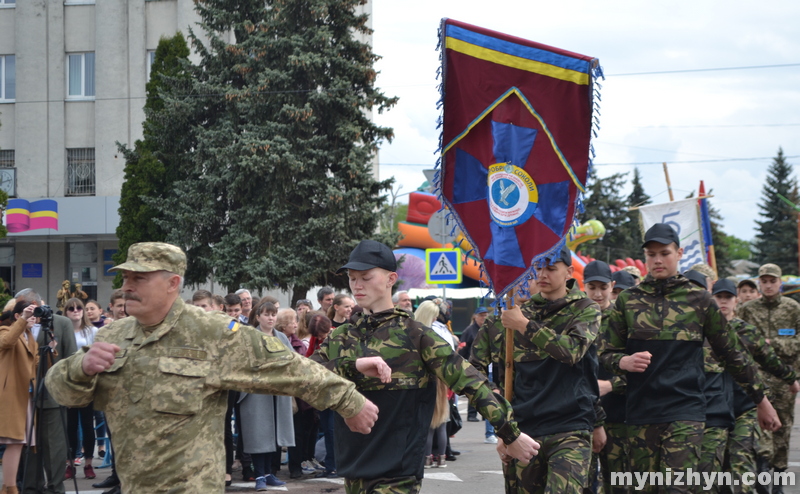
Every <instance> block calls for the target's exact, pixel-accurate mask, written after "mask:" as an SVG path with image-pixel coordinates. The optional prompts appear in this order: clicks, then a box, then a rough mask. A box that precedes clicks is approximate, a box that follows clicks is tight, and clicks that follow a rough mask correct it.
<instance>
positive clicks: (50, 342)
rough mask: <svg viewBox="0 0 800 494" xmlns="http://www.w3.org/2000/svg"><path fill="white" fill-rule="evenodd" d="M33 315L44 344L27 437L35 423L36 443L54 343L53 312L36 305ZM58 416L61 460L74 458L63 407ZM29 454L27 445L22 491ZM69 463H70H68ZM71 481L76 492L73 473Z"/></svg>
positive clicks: (39, 481) (39, 466) (40, 466)
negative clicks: (62, 448) (62, 447)
mask: <svg viewBox="0 0 800 494" xmlns="http://www.w3.org/2000/svg"><path fill="white" fill-rule="evenodd" d="M34 315H35V316H37V317H40V324H41V329H40V331H43V332H44V335H45V336H44V344H43V345H41V346H40V347H39V364H38V366H37V367H36V390H35V392H34V395H33V403H34V417H35V420H34V421H33V423H31V424H30V429H29V430H28V437H33V435H32V434H33V424H34V423H35V424H36V438H37V443H40V444H41V440H42V421H43V420H42V417H41V415H42V410H44V398H45V392H46V389H45V386H44V378H45V374H47V370H48V369H49V368H50V367H52V365H53V364H54V361H53V352H54V347H55V343H56V339H55V336H54V335H53V313H52V311H51V310H50V308H49V307H47V306H42V307H37V308H36V310H35V311H34ZM59 417H60V418H61V425H62V429H63V431H64V441H66V444H67V458H65V459H62V460H61V461H70V462H71V461H72V458H74V455H73V452H72V451H71V450H70V449H69V439H68V437H67V423H66V418H65V414H64V412H63V407H60V408H59ZM30 454H31V448H30V445H28V447H27V449H26V452H25V459H24V466H23V469H22V479H23V484H22V492H24V491H25V487H26V484H25V482H26V481H27V473H28V464H29V463H30V461H29V460H30ZM44 454H45V451H43V449H42V448H40V449H39V454H38V456H37V462H36V480H35V486H34V489H35V490H36V492H41V490H40V488H41V487H40V486H42V485H43V480H44V479H43V478H42V477H43V474H44ZM70 464H71V463H70ZM72 481H73V483H74V485H75V492H76V493H77V492H78V480H77V479H76V478H75V476H74V475H73V477H72ZM28 487H29V486H28Z"/></svg>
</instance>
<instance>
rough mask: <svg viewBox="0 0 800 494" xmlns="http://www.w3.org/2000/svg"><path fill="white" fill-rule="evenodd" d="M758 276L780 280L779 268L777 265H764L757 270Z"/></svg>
mask: <svg viewBox="0 0 800 494" xmlns="http://www.w3.org/2000/svg"><path fill="white" fill-rule="evenodd" d="M758 276H759V277H761V276H774V277H776V278H780V277H781V268H780V266H778V265H777V264H764V265H763V266H761V267H760V268H758Z"/></svg>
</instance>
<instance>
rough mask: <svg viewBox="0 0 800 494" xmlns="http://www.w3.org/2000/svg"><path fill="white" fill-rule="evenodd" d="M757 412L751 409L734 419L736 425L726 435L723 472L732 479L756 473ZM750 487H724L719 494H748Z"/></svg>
mask: <svg viewBox="0 0 800 494" xmlns="http://www.w3.org/2000/svg"><path fill="white" fill-rule="evenodd" d="M757 415H758V411H757V410H756V409H755V408H752V409H750V410H748V411H746V412H744V413H743V414H741V415H739V416H738V417H736V425H735V426H734V428H733V430H732V431H731V432H730V433H729V434H728V446H727V448H726V451H725V463H724V471H726V472H731V473H732V474H733V478H735V479H740V478H742V474H743V473H745V472H755V471H756V447H757V443H758V441H757V439H756V435H757V434H758V432H757V430H758V417H757ZM740 484H741V482H740ZM753 490H754V489H753V486H752V485H743V484H742V485H734V486H724V487H723V488H722V489H720V491H721V492H733V493H734V494H750V493H752V492H753Z"/></svg>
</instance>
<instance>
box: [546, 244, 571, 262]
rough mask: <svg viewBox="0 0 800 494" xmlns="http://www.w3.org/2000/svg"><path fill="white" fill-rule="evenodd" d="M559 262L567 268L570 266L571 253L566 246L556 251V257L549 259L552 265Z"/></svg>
mask: <svg viewBox="0 0 800 494" xmlns="http://www.w3.org/2000/svg"><path fill="white" fill-rule="evenodd" d="M559 261H561V262H563V263H564V264H566V265H567V266H572V252H570V251H569V247H567V244H564V245H562V246H561V250H560V251H558V257H554V258H551V262H552V263H553V264H555V263H557V262H559Z"/></svg>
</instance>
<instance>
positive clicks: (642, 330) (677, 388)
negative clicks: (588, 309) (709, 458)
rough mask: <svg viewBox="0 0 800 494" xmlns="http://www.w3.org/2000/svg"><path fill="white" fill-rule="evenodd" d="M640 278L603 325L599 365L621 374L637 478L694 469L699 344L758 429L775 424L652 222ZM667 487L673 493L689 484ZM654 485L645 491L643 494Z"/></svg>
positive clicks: (674, 245) (707, 304) (733, 346)
mask: <svg viewBox="0 0 800 494" xmlns="http://www.w3.org/2000/svg"><path fill="white" fill-rule="evenodd" d="M642 247H643V249H644V253H645V259H646V265H647V271H648V274H647V277H646V278H645V279H644V280H643V281H642V283H641V284H639V285H638V286H637V287H634V288H631V289H629V290H626V291H624V292H622V293H621V294H620V296H619V298H617V302H616V304H615V307H614V310H613V311H612V312H611V314H610V315H609V317H608V318H606V320H605V321H604V324H606V325H607V328H605V329H604V331H603V338H602V341H601V348H602V351H601V354H600V360H601V362H602V363H603V365H605V366H606V368H608V369H609V370H611V371H613V372H616V373H620V374H625V373H627V376H628V387H627V391H626V397H627V403H626V410H625V412H626V413H625V417H626V423H627V424H628V426H629V434H630V437H631V449H630V458H631V468H632V471H633V472H634V474H635V473H638V472H661V473H662V475H663V474H666V473H667V469H668V468H669V469H671V471H673V472H674V471H680V472H686V473H688V469H689V468H691V469H692V470H693V471H695V472H696V471H697V467H698V462H699V451H700V443H701V441H702V437H703V422H704V421H705V415H706V404H705V397H704V394H703V340H704V339H708V341H709V343H710V344H711V348H712V349H713V350H714V353H715V354H716V355H717V356H718V357H719V359H720V361H721V363H722V364H723V366H724V367H725V369H726V370H727V371H728V372H730V373H731V374H733V375H734V377H735V378H736V380H737V382H740V383H741V384H742V385H744V387H745V388H746V389H747V391H748V394H749V395H750V396H751V397H752V398H753V401H754V402H756V403H758V418H759V422H760V423H761V425H762V427H763V428H765V429H775V428H777V427H779V426H780V421H779V420H778V417H777V414H776V413H775V409H774V408H772V405H771V404H770V402H769V400H768V399H766V398H765V397H764V385H763V384H762V382H761V379H759V377H758V373H757V368H756V366H755V365H754V364H752V363H749V362H748V360H747V357H746V356H745V354H744V353H743V349H742V346H741V344H740V343H739V340H738V338H737V337H736V334H735V333H733V332H729V330H728V327H727V322H726V321H725V318H724V316H723V315H722V314H721V313H720V311H719V309H718V308H717V305H716V304H715V303H713V301H712V300H711V294H710V293H709V292H708V291H707V290H702V289H700V288H698V287H696V286H694V284H692V282H690V281H689V280H688V279H687V278H686V277H684V276H683V275H681V274H679V273H678V263H679V261H680V259H681V257H682V256H683V249H681V248H680V240H679V238H678V234H677V233H676V232H675V230H673V229H672V227H670V226H669V225H667V224H664V223H658V224H656V225H654V226H652V227H651V228H650V229H649V230H647V232H646V233H645V237H644V243H643V245H642ZM683 484H684V485H683V486H676V485H673V486H672V487H671V491H672V492H693V491H694V490H695V486H688V485H686V482H683ZM658 489H659V486H657V485H647V486H646V490H647V491H649V492H656V491H658Z"/></svg>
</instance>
